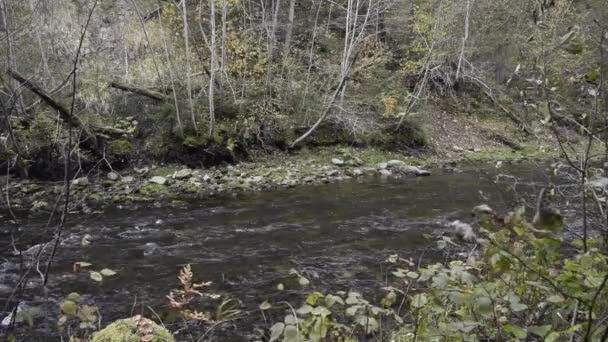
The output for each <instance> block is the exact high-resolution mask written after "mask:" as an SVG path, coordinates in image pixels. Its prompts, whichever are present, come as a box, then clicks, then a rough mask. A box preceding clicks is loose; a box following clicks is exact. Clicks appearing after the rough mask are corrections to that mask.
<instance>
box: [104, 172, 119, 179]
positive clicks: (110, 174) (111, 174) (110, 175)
mask: <svg viewBox="0 0 608 342" xmlns="http://www.w3.org/2000/svg"><path fill="white" fill-rule="evenodd" d="M106 177H107V178H108V179H109V180H111V181H115V180H118V179H119V178H120V175H119V174H118V173H116V172H114V171H112V172H108V174H107V175H106Z"/></svg>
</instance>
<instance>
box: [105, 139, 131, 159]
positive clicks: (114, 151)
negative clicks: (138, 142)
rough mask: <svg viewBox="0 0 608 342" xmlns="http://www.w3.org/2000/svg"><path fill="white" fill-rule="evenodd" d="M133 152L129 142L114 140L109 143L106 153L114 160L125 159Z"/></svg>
mask: <svg viewBox="0 0 608 342" xmlns="http://www.w3.org/2000/svg"><path fill="white" fill-rule="evenodd" d="M132 151H133V145H131V142H130V141H128V140H125V139H120V140H114V141H112V142H111V143H110V147H109V149H108V152H109V154H110V156H112V157H115V158H122V157H126V156H128V155H130V154H131V152H132Z"/></svg>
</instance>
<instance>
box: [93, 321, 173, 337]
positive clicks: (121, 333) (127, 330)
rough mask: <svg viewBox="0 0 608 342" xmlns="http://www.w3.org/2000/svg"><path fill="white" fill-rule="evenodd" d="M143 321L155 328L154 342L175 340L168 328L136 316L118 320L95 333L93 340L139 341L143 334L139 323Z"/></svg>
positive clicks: (153, 331) (153, 332)
mask: <svg viewBox="0 0 608 342" xmlns="http://www.w3.org/2000/svg"><path fill="white" fill-rule="evenodd" d="M142 321H145V324H146V325H150V326H151V328H152V329H153V330H152V336H153V339H152V340H151V341H152V342H174V341H175V339H174V338H173V335H171V333H170V332H169V331H168V330H167V329H165V328H163V327H161V326H159V325H158V324H156V323H154V322H152V321H150V320H147V319H145V318H143V319H141V320H139V319H136V318H135V317H134V318H127V319H122V320H118V321H116V322H114V323H112V324H110V325H108V326H107V327H105V328H104V329H103V330H101V331H99V332H97V333H96V334H95V335H93V338H92V340H91V342H139V341H141V338H142V337H143V335H142V334H141V333H140V332H138V326H137V324H138V323H139V324H142Z"/></svg>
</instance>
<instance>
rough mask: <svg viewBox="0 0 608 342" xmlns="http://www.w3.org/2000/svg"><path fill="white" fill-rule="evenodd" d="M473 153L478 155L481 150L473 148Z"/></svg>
mask: <svg viewBox="0 0 608 342" xmlns="http://www.w3.org/2000/svg"><path fill="white" fill-rule="evenodd" d="M473 152H475V153H479V152H481V149H480V148H479V147H475V148H474V149H473Z"/></svg>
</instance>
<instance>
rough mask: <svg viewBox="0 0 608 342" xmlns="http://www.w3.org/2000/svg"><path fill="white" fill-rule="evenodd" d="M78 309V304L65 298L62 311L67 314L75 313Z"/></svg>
mask: <svg viewBox="0 0 608 342" xmlns="http://www.w3.org/2000/svg"><path fill="white" fill-rule="evenodd" d="M77 311H78V305H76V303H74V302H72V301H71V300H65V301H63V303H61V312H63V313H64V314H66V315H75V314H76V312H77Z"/></svg>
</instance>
